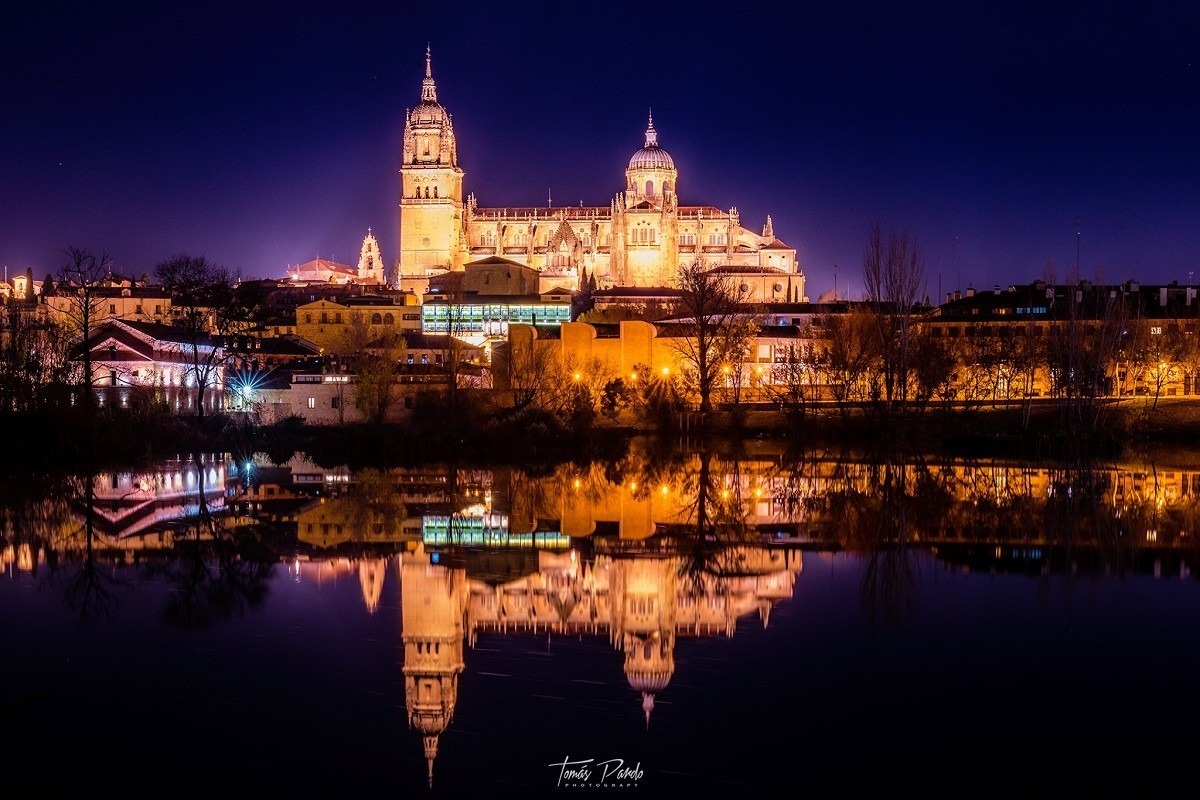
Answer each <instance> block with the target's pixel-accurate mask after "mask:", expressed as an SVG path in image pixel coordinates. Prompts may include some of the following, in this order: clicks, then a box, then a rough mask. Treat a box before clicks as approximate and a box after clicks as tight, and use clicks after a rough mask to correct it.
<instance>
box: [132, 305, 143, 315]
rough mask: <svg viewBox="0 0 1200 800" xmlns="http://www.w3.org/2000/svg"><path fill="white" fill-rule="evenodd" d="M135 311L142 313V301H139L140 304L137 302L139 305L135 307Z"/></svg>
mask: <svg viewBox="0 0 1200 800" xmlns="http://www.w3.org/2000/svg"><path fill="white" fill-rule="evenodd" d="M133 313H135V314H141V313H142V304H141V303H138V304H137V306H136V307H135V308H134V311H133Z"/></svg>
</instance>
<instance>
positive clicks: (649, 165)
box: [629, 116, 675, 170]
mask: <svg viewBox="0 0 1200 800" xmlns="http://www.w3.org/2000/svg"><path fill="white" fill-rule="evenodd" d="M629 168H630V169H671V170H673V169H675V161H674V159H672V158H671V154H670V153H668V152H667V151H666V150H663V149H662V148H661V147H659V146H658V132H657V131H655V130H654V117H653V116H651V117H650V124H649V125H648V126H646V144H645V146H644V147H642V149H641V150H638V151H637V152H636V153H634V154H633V156H632V157H631V158H630V159H629Z"/></svg>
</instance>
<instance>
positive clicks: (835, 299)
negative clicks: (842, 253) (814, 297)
mask: <svg viewBox="0 0 1200 800" xmlns="http://www.w3.org/2000/svg"><path fill="white" fill-rule="evenodd" d="M837 299H838V298H837V264H834V265H833V302H835V303H836V302H837Z"/></svg>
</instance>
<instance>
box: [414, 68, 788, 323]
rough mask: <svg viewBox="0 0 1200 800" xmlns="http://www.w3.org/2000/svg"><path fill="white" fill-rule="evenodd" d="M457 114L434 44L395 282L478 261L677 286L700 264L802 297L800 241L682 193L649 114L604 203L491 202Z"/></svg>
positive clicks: (783, 296)
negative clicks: (483, 197) (439, 78)
mask: <svg viewBox="0 0 1200 800" xmlns="http://www.w3.org/2000/svg"><path fill="white" fill-rule="evenodd" d="M463 175H464V172H463V169H462V167H461V166H459V163H458V150H457V144H456V140H455V136H454V125H453V122H452V119H451V115H450V114H449V113H447V111H446V110H445V108H443V107H442V105H441V104H440V103H439V102H438V96H437V87H436V85H435V83H434V80H433V71H432V65H431V59H430V54H429V50H428V49H426V53H425V78H424V81H423V82H422V84H421V101H420V103H419V104H418V105H417V106H416V107H415V108H413V109H411V110H409V111H408V112H407V114H406V117H405V124H404V144H403V152H402V155H401V166H400V202H399V219H400V228H399V230H400V252H399V261H398V262H397V266H396V269H397V275H396V278H397V280H396V285H397V286H399V287H401V288H404V289H410V290H413V291H416V292H424V290H425V287H426V286H427V285H428V282H429V279H430V278H432V277H436V276H439V275H442V274H444V273H446V272H449V271H452V270H462V269H463V268H464V266H465V265H466V264H469V263H471V262H474V261H478V260H482V259H489V258H490V259H495V258H502V259H507V260H510V261H513V262H516V263H520V264H522V265H524V266H527V267H530V268H532V269H535V270H537V271H538V273H539V275H540V286H539V288H540V290H541V291H543V292H545V291H549V290H552V289H555V288H566V289H576V288H579V287H581V286H583V285H584V284H585V283H586V284H587V285H588V286H594V287H595V288H598V289H608V288H615V287H669V286H673V285H674V283H675V277H676V275H677V273H678V270H679V269H680V268H681V267H683V266H687V265H689V264H693V263H696V262H699V263H700V264H702V265H703V266H704V267H707V268H720V271H721V272H722V273H724V274H727V275H729V276H730V277H732V278H734V279H735V280H736V279H737V277H738V276H739V275H742V276H745V277H746V278H747V279H750V278H753V280H747V281H746V282H745V283H746V285H751V284H753V285H756V286H759V287H761V289H759V291H756V292H755V293H754V294H756V295H758V297H756V299H759V300H763V301H776V302H788V301H800V300H804V299H806V298H804V273H803V272H802V271H801V270H800V267H799V264H798V263H797V261H796V250H795V248H792V247H789V246H788V245H786V244H784V243H783V242H781V241H780V240H779V239H777V238H775V234H774V230H773V226H772V222H771V218H770V217H767V219H766V223H765V224H764V226H763V228H762V233H761V234H759V233H755V232H754V231H752V230H749V229H747V228H744V227H742V225H741V219H740V216H739V214H738V212H737V209H736V208H731V209H729V210H728V211H723V210H721V209H719V208H717V207H715V206H709V205H681V204H680V203H679V193H678V191H679V172H678V170H677V169H676V167H675V161H674V160H673V159H672V158H671V155H670V153H668V152H667V151H666V150H664V149H663V148H662V147H661V146H660V145H659V143H658V131H657V130H656V129H655V127H654V119H653V116H649V118H648V120H647V124H646V131H645V140H644V143H643V145H642V147H641V148H640V149H638V150H637V151H635V152H634V153H633V155H632V156H631V157H630V159H629V164H628V166H627V167H626V169H625V181H624V190H623V191H621V192H618V193H617V194H616V196H615V197H614V198H613V200H612V201H611V202H610V203H609V204H608V205H606V206H584V205H579V206H562V207H554V206H550V205H548V206H547V207H545V208H489V207H483V206H480V205H479V204H478V203H477V201H476V199H475V195H474V194H464V191H463Z"/></svg>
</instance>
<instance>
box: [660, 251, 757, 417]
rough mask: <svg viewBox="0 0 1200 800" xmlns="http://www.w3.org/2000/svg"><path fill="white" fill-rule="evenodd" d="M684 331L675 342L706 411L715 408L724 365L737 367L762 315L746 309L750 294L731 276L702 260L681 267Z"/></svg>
mask: <svg viewBox="0 0 1200 800" xmlns="http://www.w3.org/2000/svg"><path fill="white" fill-rule="evenodd" d="M677 280H678V283H679V289H680V290H681V291H682V294H681V296H680V298H679V301H678V309H679V316H680V317H682V318H683V321H682V324H681V325H680V330H679V333H680V335H679V336H677V337H675V338H674V339H672V344H673V346H674V348H675V350H676V352H677V353H678V354H679V356H680V358H681V359H682V361H683V362H684V364H685V365H686V367H687V372H688V378H689V382H690V383H692V385H693V388H695V390H696V392H697V394H698V395H699V396H700V409H699V410H700V411H701V412H708V411H712V407H713V406H712V392H713V387H714V386H716V385H717V381H718V380H719V378H720V376H721V374H722V368H723V367H724V366H726V365H729V366H732V365H733V363H734V362H736V361H737V356H738V354H740V353H742V352H743V351H744V350H745V348H746V347H747V346H748V345H749V343H750V342H751V341H752V340H753V338H754V336H755V334H756V333H757V332H758V327H759V326H758V320H757V319H756V318H754V317H753V316H751V315H747V314H745V313H744V310H743V309H742V308H741V306H742V303H743V302H744V301H745V300H746V295H747V293H746V292H745V291H743V290H742V289H740V288H739V287H736V286H735V285H734V284H733V281H732V280H730V278H729V277H728V276H727V275H723V274H721V273H717V272H712V271H710V270H707V269H705V268H704V267H703V266H702V265H701V264H700V262H699V261H695V262H692V263H691V264H688V265H687V266H685V267H683V268H682V269H680V270H679V276H678V279H677Z"/></svg>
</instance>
